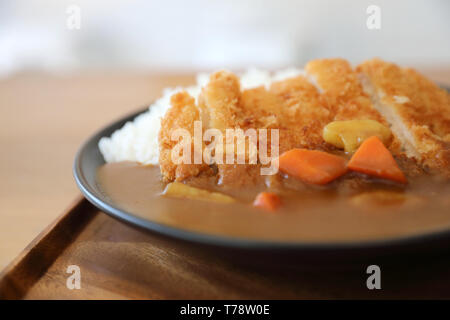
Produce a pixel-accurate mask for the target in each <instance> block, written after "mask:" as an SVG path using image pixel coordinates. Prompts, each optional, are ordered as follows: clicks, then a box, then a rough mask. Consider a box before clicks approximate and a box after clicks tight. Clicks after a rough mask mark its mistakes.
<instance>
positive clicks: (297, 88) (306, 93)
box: [270, 76, 333, 153]
mask: <svg viewBox="0 0 450 320" xmlns="http://www.w3.org/2000/svg"><path fill="white" fill-rule="evenodd" d="M270 92H271V93H273V94H275V95H276V96H277V97H278V98H279V99H280V100H281V110H283V112H282V120H283V121H282V122H281V123H280V126H279V127H280V153H282V152H284V151H287V150H290V149H292V148H298V147H303V148H309V149H317V148H323V146H325V145H326V144H325V142H324V140H323V138H322V131H323V128H324V126H325V125H326V124H327V123H329V122H330V121H331V120H332V116H333V113H332V110H330V109H329V108H328V107H327V106H326V104H324V103H323V100H322V99H321V98H320V93H319V92H318V90H317V89H316V87H315V86H314V85H313V84H311V83H310V82H309V81H308V80H307V79H306V78H305V77H303V76H298V77H295V78H291V79H286V80H283V81H279V82H275V83H273V84H272V85H271V87H270Z"/></svg>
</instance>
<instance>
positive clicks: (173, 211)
mask: <svg viewBox="0 0 450 320" xmlns="http://www.w3.org/2000/svg"><path fill="white" fill-rule="evenodd" d="M261 179H264V181H257V182H255V183H254V184H252V185H251V186H246V187H240V186H238V185H236V184H233V183H232V182H228V183H226V184H223V183H222V184H221V183H218V181H217V180H216V178H215V177H211V176H206V175H205V176H202V175H200V176H198V177H195V178H192V179H187V180H185V181H184V183H186V184H188V185H191V186H194V187H197V188H201V189H205V190H211V191H216V192H221V193H223V194H226V195H229V196H231V197H233V198H235V199H236V202H234V203H227V204H220V203H212V202H206V201H201V200H192V199H176V198H168V197H164V196H163V195H162V192H163V190H164V189H165V187H166V183H165V182H163V179H162V177H161V173H160V169H159V167H158V166H143V165H140V164H138V163H134V162H117V163H109V164H105V165H103V166H102V167H100V168H99V170H98V182H99V184H100V186H101V188H102V189H103V190H104V193H105V194H106V195H107V196H108V197H109V198H110V199H111V201H112V202H113V203H114V204H115V205H116V206H117V207H119V208H121V209H123V210H126V211H128V212H130V213H133V214H135V215H137V216H139V217H141V218H144V219H148V220H150V221H153V222H156V223H160V224H164V225H168V226H171V227H175V228H179V229H183V230H189V231H194V232H200V233H204V234H210V235H219V236H227V237H238V238H246V239H258V240H271V241H281V242H287V241H288V242H304V243H308V242H310V243H311V242H315V243H320V242H322V243H324V242H355V241H372V240H386V239H392V238H400V237H408V236H413V235H419V234H424V233H430V232H436V231H441V230H446V229H448V228H450V210H449V208H450V184H449V183H448V182H446V181H445V180H439V178H435V177H433V176H429V175H418V176H417V177H415V178H409V184H408V185H407V186H400V185H397V184H395V183H389V182H386V181H381V180H377V179H373V178H369V177H366V176H364V175H360V174H358V173H351V174H348V175H346V176H344V177H341V178H339V179H338V180H336V181H334V182H332V183H330V184H328V185H326V186H314V185H308V184H305V183H302V182H300V181H298V180H297V179H293V178H291V177H288V176H285V175H280V174H279V175H275V176H267V177H261ZM236 183H239V181H237V182H236ZM263 190H275V191H276V192H277V194H279V195H280V197H281V200H282V206H281V207H280V208H279V209H278V210H277V211H276V212H267V211H263V210H260V209H258V208H254V207H252V200H253V199H254V198H255V196H256V195H257V194H258V193H259V192H261V191H263Z"/></svg>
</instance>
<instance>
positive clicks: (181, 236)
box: [72, 107, 450, 251]
mask: <svg viewBox="0 0 450 320" xmlns="http://www.w3.org/2000/svg"><path fill="white" fill-rule="evenodd" d="M148 110H149V108H148V107H146V108H145V109H140V110H138V111H135V112H132V113H130V114H128V115H125V116H123V117H121V118H119V119H118V120H115V121H113V122H111V123H109V124H108V125H106V126H104V127H103V128H101V129H100V130H97V131H96V132H95V133H94V134H92V135H91V136H90V137H89V138H88V139H87V140H85V142H84V143H83V144H82V145H81V147H80V148H79V149H78V151H77V153H76V155H75V159H74V162H73V168H72V170H73V176H74V178H75V182H76V184H77V186H78V188H79V189H80V191H81V192H82V194H83V195H84V197H85V198H86V199H87V200H88V201H89V202H90V203H92V204H93V205H94V206H95V207H97V208H98V209H100V210H101V211H102V212H104V213H106V214H107V215H109V216H111V217H113V218H115V219H118V220H119V221H121V222H125V223H127V224H128V225H131V226H134V227H137V228H139V229H143V230H146V231H150V232H156V233H158V234H162V235H164V236H168V237H171V238H175V239H178V240H183V241H188V242H193V243H198V244H203V245H209V246H211V245H212V246H220V247H227V248H233V249H252V250H289V251H292V250H295V251H298V250H301V251H334V250H341V251H342V250H355V249H356V250H357V249H377V248H386V247H392V246H404V245H413V244H414V243H423V242H426V241H433V240H439V239H442V238H446V237H450V228H448V229H444V230H439V231H435V232H426V233H422V234H417V235H408V236H402V237H389V238H386V239H377V240H363V241H358V242H352V241H344V242H293V241H286V242H283V241H276V240H265V239H260V240H258V239H251V238H237V237H228V236H222V235H213V234H207V233H201V232H196V231H189V230H184V229H181V228H176V227H171V226H168V225H165V224H161V223H157V222H152V221H151V220H148V219H144V218H141V217H139V216H137V215H135V214H133V213H131V212H128V211H126V210H124V209H121V208H119V207H117V206H115V205H114V204H113V203H111V202H108V201H107V200H106V199H104V198H105V196H104V195H101V196H100V197H99V196H98V192H96V191H95V190H93V188H92V186H91V185H90V183H88V181H87V180H86V178H85V175H84V172H83V155H84V154H85V153H87V152H89V149H90V146H91V145H94V146H95V147H96V148H97V149H98V142H99V140H100V138H101V137H104V136H110V135H111V134H112V132H114V131H115V130H116V128H120V127H122V126H123V125H124V124H125V123H126V122H128V121H132V120H133V119H134V118H136V117H137V116H139V115H140V114H142V113H144V112H146V111H148ZM102 161H103V163H106V162H105V161H104V159H102ZM97 168H98V167H96V169H97ZM97 187H98V186H97ZM102 198H103V199H102Z"/></svg>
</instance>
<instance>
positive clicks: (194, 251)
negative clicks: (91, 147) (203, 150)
mask: <svg viewBox="0 0 450 320" xmlns="http://www.w3.org/2000/svg"><path fill="white" fill-rule="evenodd" d="M419 260H423V261H420V262H417V260H414V261H403V262H402V263H400V264H398V263H396V264H393V265H390V264H386V263H385V262H383V264H382V265H380V267H381V270H382V278H381V286H382V289H381V290H368V289H367V287H366V279H367V277H368V275H367V274H366V269H365V268H366V267H367V265H353V266H352V267H350V268H348V267H345V268H341V267H338V266H332V265H331V266H330V265H328V266H324V267H320V266H316V267H314V268H305V269H301V268H300V269H298V268H284V266H281V267H279V268H273V267H269V268H267V267H262V266H255V265H249V264H247V263H241V261H239V259H238V258H232V257H230V256H227V255H222V254H221V251H220V250H219V249H214V248H213V249H211V248H205V247H201V246H198V245H195V244H189V243H183V242H181V241H178V240H174V239H169V238H167V237H164V236H160V235H157V234H151V233H147V232H144V231H141V230H138V229H135V228H133V227H131V226H128V225H125V224H123V223H121V222H119V221H116V220H114V219H113V218H111V217H109V216H107V215H106V214H104V213H102V212H100V211H98V210H97V209H96V208H95V207H94V206H92V205H91V204H90V203H88V202H87V201H86V200H84V199H82V198H80V199H79V200H77V201H76V203H75V204H74V206H72V207H71V208H70V209H69V210H68V211H67V212H66V213H65V214H63V215H62V216H61V217H60V218H58V219H57V220H56V221H55V222H54V223H53V224H52V225H50V226H49V227H48V228H47V229H46V230H45V231H44V232H42V233H41V234H40V235H39V236H38V237H37V238H36V239H35V240H34V241H33V242H32V243H31V244H30V245H29V246H28V247H27V248H26V249H25V250H24V252H23V253H22V254H21V255H20V256H19V257H17V258H16V260H15V261H14V262H13V263H11V264H10V265H9V266H8V267H7V268H6V269H5V270H4V271H3V272H2V273H1V274H0V298H2V299H19V298H23V299H278V298H284V299H335V298H346V299H351V298H364V299H367V298H369V299H370V298H386V299H391V298H450V255H449V254H444V255H443V257H441V258H438V257H424V258H423V259H419ZM374 263H376V262H374ZM69 265H77V266H79V267H80V270H81V289H79V290H77V289H74V290H69V289H68V288H67V286H66V281H67V278H68V277H69V276H70V274H68V273H67V272H66V270H67V267H68V266H69Z"/></svg>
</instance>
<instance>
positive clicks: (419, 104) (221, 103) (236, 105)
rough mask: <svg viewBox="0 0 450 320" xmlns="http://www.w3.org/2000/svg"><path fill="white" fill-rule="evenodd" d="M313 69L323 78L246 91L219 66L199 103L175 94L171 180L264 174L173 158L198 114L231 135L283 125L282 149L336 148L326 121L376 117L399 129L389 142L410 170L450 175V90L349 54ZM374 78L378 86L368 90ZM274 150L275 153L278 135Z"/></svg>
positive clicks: (165, 133)
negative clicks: (352, 59)
mask: <svg viewBox="0 0 450 320" xmlns="http://www.w3.org/2000/svg"><path fill="white" fill-rule="evenodd" d="M306 70H307V72H308V74H309V75H310V76H312V77H313V78H314V80H315V84H313V83H311V82H310V81H309V80H308V78H306V77H304V76H297V77H294V78H289V79H286V80H283V81H279V82H275V83H273V84H272V85H271V86H270V88H268V89H266V88H264V87H258V88H253V89H249V90H244V91H241V89H240V83H239V79H238V77H237V76H236V75H234V74H233V73H230V72H226V71H219V72H216V73H214V74H213V75H211V77H210V81H209V83H208V84H207V85H206V86H205V87H204V88H203V89H202V92H201V94H200V96H199V98H198V101H199V103H198V106H196V104H195V100H194V98H192V97H191V96H189V95H188V94H187V93H186V92H181V93H178V94H176V95H174V96H173V97H172V100H171V103H172V107H171V108H170V109H169V110H168V112H167V113H166V115H165V116H164V118H163V119H162V122H161V131H160V134H159V144H160V166H161V172H162V174H163V176H164V177H165V179H166V180H170V181H172V180H183V179H186V178H188V177H192V176H197V175H199V174H200V173H202V174H217V176H218V179H219V181H223V182H224V183H226V181H228V180H233V179H234V178H235V177H236V176H239V175H241V174H242V175H244V174H249V175H250V176H252V177H253V175H259V170H256V169H257V168H258V169H259V168H260V165H226V164H223V165H222V164H217V172H215V173H214V172H213V171H212V169H211V168H210V167H209V166H208V165H206V164H204V163H202V164H197V165H195V164H193V165H185V164H182V165H175V164H174V163H172V162H171V161H170V153H171V150H172V148H173V147H174V146H175V144H176V142H174V141H171V140H170V136H171V133H172V132H173V130H175V129H177V128H184V129H186V130H188V131H189V132H190V133H191V135H192V136H193V131H194V128H193V126H194V125H193V123H194V121H195V120H201V121H202V125H203V130H206V129H209V128H215V129H219V130H220V131H221V132H222V133H223V134H224V137H225V136H226V135H225V130H226V129H233V128H241V129H243V130H247V129H263V128H264V129H278V130H279V152H280V153H282V152H285V151H287V150H290V149H292V148H298V147H300V148H302V147H303V148H309V149H319V150H324V151H330V152H335V151H336V149H335V148H334V147H333V146H331V145H329V144H327V143H326V142H325V141H324V140H323V137H322V131H323V128H324V126H325V125H327V124H328V123H329V122H331V121H333V120H352V119H372V120H376V121H378V122H380V123H382V124H384V125H386V126H390V127H391V129H392V130H393V131H394V132H393V133H394V135H393V138H392V141H390V144H389V146H388V147H389V149H390V150H391V152H393V154H394V155H395V156H396V158H397V160H398V161H400V162H401V163H403V164H404V167H405V168H406V171H407V172H406V174H407V175H408V176H415V175H420V174H423V173H424V171H423V170H422V167H421V165H425V166H428V167H430V168H432V169H436V170H439V171H440V172H441V173H444V175H447V176H448V177H450V174H449V172H450V169H449V168H450V150H449V145H450V106H449V101H450V98H449V95H448V94H447V93H446V92H444V91H443V90H440V89H439V88H438V87H437V86H436V85H435V84H433V83H432V82H430V81H429V80H427V79H426V78H424V77H423V76H421V75H420V74H418V73H417V72H415V71H414V70H411V69H401V68H399V67H397V66H395V65H393V64H389V63H385V62H383V61H380V60H376V59H375V60H371V61H368V62H366V63H363V64H362V65H360V66H359V67H358V68H357V71H355V70H353V69H352V67H351V66H350V64H349V63H348V62H347V61H345V60H343V59H323V60H314V61H311V62H310V63H308V64H307V66H306ZM361 76H363V77H362V78H361ZM367 79H368V80H369V81H370V84H372V86H373V87H374V89H373V90H372V91H370V90H369V91H368V89H367V85H368V84H367V83H366V82H367ZM370 84H369V85H370ZM316 85H317V87H319V88H320V90H319V89H318V88H317V87H316ZM380 105H383V106H385V107H386V108H388V109H390V110H393V111H394V112H395V114H396V118H394V120H393V118H392V117H387V116H386V113H385V112H384V111H385V110H384V109H383V108H384V107H383V108H381V107H380ZM399 124H400V125H402V126H404V127H405V128H407V130H408V132H410V133H411V136H412V137H414V148H415V149H416V150H417V154H418V155H419V157H417V158H418V159H417V160H418V161H415V160H414V159H411V157H410V154H408V153H407V152H404V149H405V146H406V145H407V141H405V139H404V136H403V135H398V134H397V132H396V130H397V128H398V127H399ZM394 129H396V130H394ZM397 131H398V130H397ZM258 143H261V142H260V141H258ZM202 146H203V147H204V144H202ZM268 150H269V154H270V134H269V137H268ZM224 160H225V155H224ZM238 167H239V168H240V169H238ZM241 167H242V168H241ZM257 171H258V174H256V172H257ZM247 180H248V181H251V180H252V179H250V178H249V179H247Z"/></svg>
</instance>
